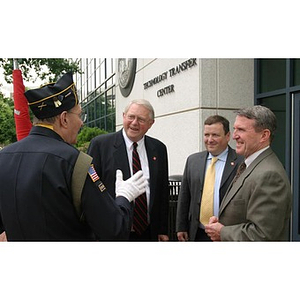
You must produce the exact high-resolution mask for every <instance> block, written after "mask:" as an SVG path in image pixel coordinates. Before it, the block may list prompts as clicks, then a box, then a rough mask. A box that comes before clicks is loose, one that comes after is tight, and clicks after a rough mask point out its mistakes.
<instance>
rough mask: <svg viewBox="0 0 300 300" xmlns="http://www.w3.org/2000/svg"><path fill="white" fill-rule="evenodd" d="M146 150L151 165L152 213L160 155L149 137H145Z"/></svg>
mask: <svg viewBox="0 0 300 300" xmlns="http://www.w3.org/2000/svg"><path fill="white" fill-rule="evenodd" d="M145 148H146V152H147V159H148V165H149V173H150V202H149V204H150V211H151V209H152V206H153V202H154V199H153V197H154V195H155V192H154V191H155V190H156V180H154V178H157V172H158V163H159V153H158V152H157V149H156V148H155V146H154V144H153V142H152V141H151V139H149V138H148V137H147V136H145Z"/></svg>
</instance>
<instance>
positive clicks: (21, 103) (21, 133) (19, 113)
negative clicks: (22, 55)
mask: <svg viewBox="0 0 300 300" xmlns="http://www.w3.org/2000/svg"><path fill="white" fill-rule="evenodd" d="M13 84H14V103H15V109H14V116H15V124H16V133H17V140H18V141H19V140H21V139H22V138H24V137H26V136H27V135H28V134H29V131H30V129H31V127H32V124H31V121H30V116H29V109H28V102H27V99H26V97H25V96H24V92H25V86H24V84H23V78H22V73H21V70H13Z"/></svg>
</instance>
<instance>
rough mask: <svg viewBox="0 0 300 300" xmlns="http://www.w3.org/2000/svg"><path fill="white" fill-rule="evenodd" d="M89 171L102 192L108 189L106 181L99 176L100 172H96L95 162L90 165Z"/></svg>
mask: <svg viewBox="0 0 300 300" xmlns="http://www.w3.org/2000/svg"><path fill="white" fill-rule="evenodd" d="M88 173H89V175H90V177H91V179H92V181H93V182H94V183H95V185H96V186H97V187H98V188H99V190H100V191H101V192H104V191H105V190H106V187H105V185H104V183H103V182H102V181H101V180H100V178H99V176H98V174H97V172H96V170H95V168H94V165H93V164H91V165H90V167H89V170H88Z"/></svg>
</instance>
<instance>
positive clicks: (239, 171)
mask: <svg viewBox="0 0 300 300" xmlns="http://www.w3.org/2000/svg"><path fill="white" fill-rule="evenodd" d="M245 170H246V164H245V163H244V162H243V163H242V164H240V166H239V167H238V169H237V172H236V174H235V177H234V178H233V183H235V182H236V181H237V180H238V178H239V177H240V176H241V174H242V173H243V172H244V171H245Z"/></svg>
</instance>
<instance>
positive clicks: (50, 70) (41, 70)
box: [0, 58, 81, 83]
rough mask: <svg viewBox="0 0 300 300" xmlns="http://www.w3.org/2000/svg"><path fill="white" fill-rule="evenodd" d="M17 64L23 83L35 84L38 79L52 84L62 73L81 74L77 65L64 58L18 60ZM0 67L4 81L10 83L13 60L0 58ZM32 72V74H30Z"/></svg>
mask: <svg viewBox="0 0 300 300" xmlns="http://www.w3.org/2000/svg"><path fill="white" fill-rule="evenodd" d="M17 62H18V65H19V69H20V70H21V71H22V76H23V79H24V81H30V82H35V81H36V80H37V78H40V79H42V80H47V81H48V82H52V81H53V82H54V81H56V80H57V79H58V78H59V77H60V76H61V75H62V74H63V73H64V72H68V71H73V73H76V72H78V73H81V71H80V69H79V65H78V63H77V62H73V61H70V60H68V59H66V58H18V59H17ZM0 67H2V68H3V69H4V76H5V81H6V82H7V83H12V71H13V59H12V58H0ZM32 70H33V71H34V72H30V71H32ZM32 74H34V75H32Z"/></svg>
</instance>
